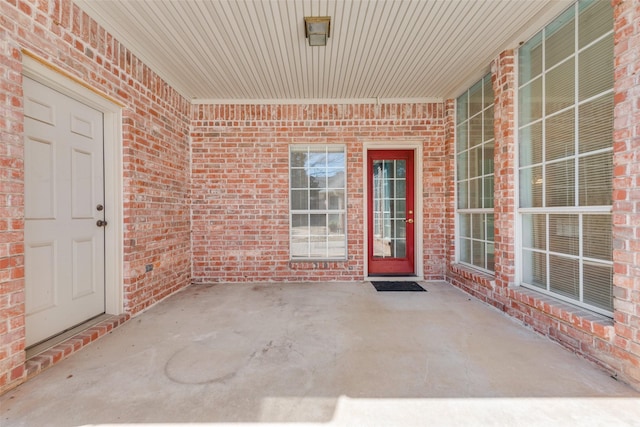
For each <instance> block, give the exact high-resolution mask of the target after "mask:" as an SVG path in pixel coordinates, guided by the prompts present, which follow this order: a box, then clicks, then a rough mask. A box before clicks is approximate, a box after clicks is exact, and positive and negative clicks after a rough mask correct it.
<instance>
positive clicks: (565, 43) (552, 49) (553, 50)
mask: <svg viewBox="0 0 640 427" xmlns="http://www.w3.org/2000/svg"><path fill="white" fill-rule="evenodd" d="M574 15H575V9H574V8H573V7H570V8H569V9H567V11H566V12H564V13H563V14H562V15H560V16H559V17H558V18H556V19H555V21H553V22H552V23H551V24H549V25H548V26H547V28H546V29H545V36H546V40H545V65H546V68H547V69H549V68H551V67H553V66H554V65H556V64H557V63H559V62H560V61H562V60H563V59H565V58H567V57H568V56H569V55H572V54H573V52H574V51H575V41H574V40H575V26H574V25H575V19H574Z"/></svg>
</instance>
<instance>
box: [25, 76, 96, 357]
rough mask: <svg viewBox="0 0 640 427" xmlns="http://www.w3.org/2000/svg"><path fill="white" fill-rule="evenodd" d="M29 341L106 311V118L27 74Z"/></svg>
mask: <svg viewBox="0 0 640 427" xmlns="http://www.w3.org/2000/svg"><path fill="white" fill-rule="evenodd" d="M24 112H25V132H24V135H25V137H24V150H25V153H24V156H25V157H24V168H25V281H26V296H25V302H26V325H25V329H26V344H27V346H30V345H33V344H36V343H38V342H40V341H43V340H45V339H47V338H49V337H52V336H54V335H57V334H59V333H60V332H63V331H65V330H66V329H69V328H71V327H73V326H76V325H78V324H80V323H82V322H84V321H86V320H88V319H90V318H92V317H95V316H97V315H100V314H102V313H104V312H105V283H104V282H105V281H104V253H105V252H104V239H105V232H104V227H105V226H106V223H104V220H105V207H104V182H103V181H104V164H103V161H104V154H103V149H104V147H103V145H104V136H103V116H102V113H101V112H100V111H97V110H94V109H93V108H90V107H88V106H86V105H84V104H82V103H80V102H78V101H76V100H74V99H72V98H69V97H68V96H66V95H63V94H62V93H59V92H56V91H55V90H53V89H51V88H49V87H47V86H44V85H42V84H40V83H38V82H36V81H34V80H31V79H29V78H27V77H24Z"/></svg>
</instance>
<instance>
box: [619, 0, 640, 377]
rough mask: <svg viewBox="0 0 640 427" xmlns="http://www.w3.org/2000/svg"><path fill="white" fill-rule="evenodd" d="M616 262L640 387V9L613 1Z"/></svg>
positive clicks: (630, 358)
mask: <svg viewBox="0 0 640 427" xmlns="http://www.w3.org/2000/svg"><path fill="white" fill-rule="evenodd" d="M612 3H613V5H614V19H615V21H614V32H615V36H614V40H615V47H614V55H615V65H614V66H615V69H614V75H615V83H614V103H615V116H614V117H615V119H614V141H613V150H614V157H613V165H614V171H613V173H614V181H613V239H614V240H613V249H614V251H613V260H614V263H615V264H614V278H613V282H614V297H615V300H614V309H615V313H614V320H615V336H614V339H613V346H612V351H613V353H614V356H615V357H616V358H617V359H619V360H621V361H623V362H624V365H623V367H622V369H623V373H624V375H625V377H627V378H634V379H635V381H637V383H638V384H640V213H639V212H640V190H639V189H638V186H639V185H640V126H639V123H640V92H639V91H638V88H639V87H640V78H639V76H640V73H639V72H640V5H638V3H637V2H633V1H618V0H614V1H613V2H612Z"/></svg>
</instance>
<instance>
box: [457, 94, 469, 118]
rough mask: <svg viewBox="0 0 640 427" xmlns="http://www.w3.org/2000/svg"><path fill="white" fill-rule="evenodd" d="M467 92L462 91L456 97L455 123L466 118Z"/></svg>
mask: <svg viewBox="0 0 640 427" xmlns="http://www.w3.org/2000/svg"><path fill="white" fill-rule="evenodd" d="M468 99H469V98H468V94H467V92H465V93H463V94H462V95H460V96H459V97H458V100H457V103H456V123H462V122H464V121H465V120H467V118H468V116H467V108H468V105H469V104H468V102H469V101H468Z"/></svg>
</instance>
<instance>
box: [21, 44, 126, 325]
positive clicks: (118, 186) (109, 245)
mask: <svg viewBox="0 0 640 427" xmlns="http://www.w3.org/2000/svg"><path fill="white" fill-rule="evenodd" d="M22 58H23V62H22V67H23V70H22V73H23V74H24V75H25V76H27V77H30V78H32V79H34V80H36V81H38V82H40V83H42V84H44V85H46V86H48V87H50V88H52V89H55V90H57V91H58V92H61V93H63V94H65V95H67V96H69V97H71V98H73V99H76V100H78V101H80V102H82V103H84V104H86V105H88V106H90V107H92V108H95V109H96V110H98V111H101V112H102V113H103V114H104V182H105V189H104V190H105V193H104V197H105V206H106V215H107V217H106V220H107V221H108V226H107V227H105V309H106V312H107V313H108V314H121V313H122V312H123V311H124V304H123V294H124V289H123V283H124V282H123V259H124V257H123V253H124V252H123V241H124V240H123V238H124V237H123V226H122V224H123V203H122V185H123V184H122V107H121V106H120V105H117V104H115V103H114V102H113V101H112V100H109V99H107V98H105V97H103V96H100V95H99V93H98V92H97V91H93V90H90V88H89V87H88V86H87V85H83V84H80V83H78V82H76V81H74V80H72V79H70V78H68V77H67V76H65V75H64V74H63V73H61V72H57V71H56V68H57V67H55V66H53V65H51V66H47V65H45V64H43V63H42V62H41V61H37V60H35V59H34V58H32V57H30V56H27V55H23V57H22Z"/></svg>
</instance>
